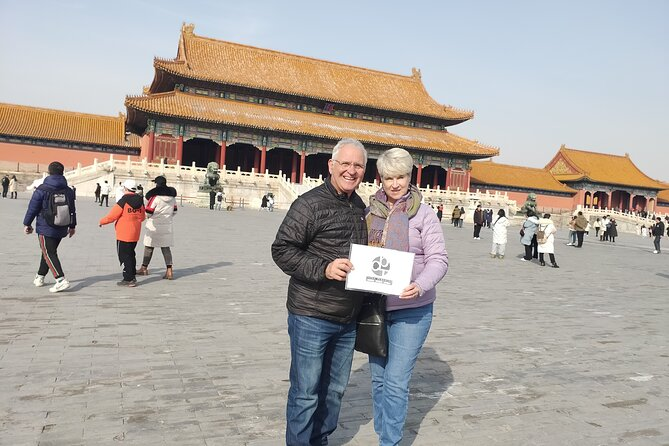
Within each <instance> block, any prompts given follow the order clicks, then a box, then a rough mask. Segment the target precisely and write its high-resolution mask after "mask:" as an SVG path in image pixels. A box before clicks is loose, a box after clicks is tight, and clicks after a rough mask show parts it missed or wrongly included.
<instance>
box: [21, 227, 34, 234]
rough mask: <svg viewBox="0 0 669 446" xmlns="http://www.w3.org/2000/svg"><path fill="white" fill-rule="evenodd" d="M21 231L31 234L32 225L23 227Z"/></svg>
mask: <svg viewBox="0 0 669 446" xmlns="http://www.w3.org/2000/svg"><path fill="white" fill-rule="evenodd" d="M23 232H25V233H26V234H32V233H33V227H32V226H25V227H24V228H23Z"/></svg>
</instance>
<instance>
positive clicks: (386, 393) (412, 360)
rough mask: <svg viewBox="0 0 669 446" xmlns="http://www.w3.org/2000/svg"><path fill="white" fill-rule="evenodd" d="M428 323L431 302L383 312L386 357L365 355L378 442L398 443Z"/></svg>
mask: <svg viewBox="0 0 669 446" xmlns="http://www.w3.org/2000/svg"><path fill="white" fill-rule="evenodd" d="M431 325H432V304H429V305H425V306H422V307H418V308H408V309H405V310H395V311H388V312H386V329H387V330H388V357H387V358H380V357H378V356H370V357H369V369H370V372H371V375H372V401H373V404H374V430H375V431H376V433H377V434H378V436H379V445H381V446H390V445H393V446H394V445H398V444H399V443H400V440H402V431H403V430H404V422H405V421H406V417H407V410H408V407H409V381H410V380H411V373H412V372H413V369H414V366H415V365H416V359H418V354H419V353H420V350H421V348H422V347H423V344H424V343H425V339H426V338H427V333H428V332H429V331H430V326H431Z"/></svg>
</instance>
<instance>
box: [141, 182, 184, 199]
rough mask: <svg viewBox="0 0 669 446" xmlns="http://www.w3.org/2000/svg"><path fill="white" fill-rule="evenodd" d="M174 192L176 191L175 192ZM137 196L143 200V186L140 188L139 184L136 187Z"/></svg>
mask: <svg viewBox="0 0 669 446" xmlns="http://www.w3.org/2000/svg"><path fill="white" fill-rule="evenodd" d="M175 192H176V190H175ZM137 195H139V196H140V197H142V198H144V186H142V185H141V184H138V185H137Z"/></svg>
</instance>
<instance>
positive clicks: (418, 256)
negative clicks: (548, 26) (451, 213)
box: [366, 148, 448, 445]
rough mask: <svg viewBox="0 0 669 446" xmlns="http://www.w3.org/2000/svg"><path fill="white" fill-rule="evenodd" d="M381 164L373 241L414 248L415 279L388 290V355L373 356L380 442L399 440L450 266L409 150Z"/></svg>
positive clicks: (372, 204)
mask: <svg viewBox="0 0 669 446" xmlns="http://www.w3.org/2000/svg"><path fill="white" fill-rule="evenodd" d="M376 167H377V169H378V171H379V175H380V176H381V185H382V188H381V189H379V191H378V192H377V193H376V194H374V195H372V196H371V197H370V200H369V207H368V208H367V210H366V219H367V229H368V233H369V237H368V239H369V245H370V246H380V247H384V248H390V249H396V250H399V251H408V252H413V253H414V254H415V257H414V264H413V272H412V274H411V283H410V284H409V285H408V286H407V287H406V288H405V289H404V290H403V291H402V294H400V295H399V296H387V304H386V330H387V332H388V344H389V345H388V356H387V357H386V358H381V357H377V356H370V357H369V366H370V372H371V375H372V399H373V405H374V430H375V431H376V433H377V434H378V436H379V444H380V445H396V444H399V442H400V440H401V439H402V431H403V429H404V422H405V420H406V416H407V410H408V404H409V381H410V380H411V373H412V372H413V368H414V366H415V365H416V359H417V358H418V354H419V353H420V351H421V348H422V347H423V343H424V342H425V339H426V338H427V333H428V331H429V330H430V325H431V324H432V305H433V302H434V300H435V298H436V296H437V293H436V289H435V286H436V285H437V283H439V281H440V280H441V279H442V278H443V277H444V275H445V274H446V271H447V270H448V256H447V254H446V246H445V243H444V235H443V232H442V229H441V225H440V224H439V220H438V219H437V216H436V215H435V213H434V211H433V210H432V209H431V208H430V207H429V206H427V205H425V204H421V198H422V197H421V194H420V192H419V191H418V189H417V188H416V187H415V186H413V185H411V184H410V181H411V172H412V169H413V159H412V158H411V155H410V154H409V152H407V151H406V150H404V149H399V148H394V149H390V150H388V151H387V152H385V153H383V154H382V155H381V156H380V157H379V159H378V160H377V162H376Z"/></svg>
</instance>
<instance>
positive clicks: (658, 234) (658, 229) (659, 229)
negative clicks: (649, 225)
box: [653, 217, 664, 254]
mask: <svg viewBox="0 0 669 446" xmlns="http://www.w3.org/2000/svg"><path fill="white" fill-rule="evenodd" d="M653 235H654V236H655V238H654V239H653V244H654V245H655V251H653V254H661V253H662V250H661V249H660V239H661V238H662V236H663V235H664V223H662V218H661V217H657V222H656V223H655V224H654V225H653Z"/></svg>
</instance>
